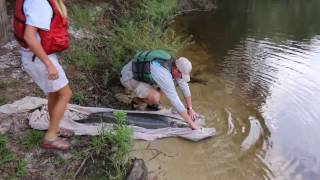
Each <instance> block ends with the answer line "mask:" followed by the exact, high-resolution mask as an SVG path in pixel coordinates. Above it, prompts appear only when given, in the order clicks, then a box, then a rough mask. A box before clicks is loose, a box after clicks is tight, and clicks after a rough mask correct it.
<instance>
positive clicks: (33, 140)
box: [22, 130, 44, 149]
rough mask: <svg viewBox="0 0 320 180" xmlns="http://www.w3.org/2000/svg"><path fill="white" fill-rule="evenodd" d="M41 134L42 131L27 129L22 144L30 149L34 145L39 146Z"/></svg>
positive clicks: (42, 134)
mask: <svg viewBox="0 0 320 180" xmlns="http://www.w3.org/2000/svg"><path fill="white" fill-rule="evenodd" d="M43 136H44V132H43V131H38V130H29V131H28V132H27V133H26V137H25V139H24V140H23V142H22V146H23V147H25V148H26V149H32V148H34V147H38V146H40V143H41V141H42V138H43Z"/></svg>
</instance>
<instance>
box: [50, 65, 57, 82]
mask: <svg viewBox="0 0 320 180" xmlns="http://www.w3.org/2000/svg"><path fill="white" fill-rule="evenodd" d="M47 69H48V73H49V77H48V79H49V80H56V79H58V78H59V72H58V70H57V68H56V67H55V66H54V65H53V64H50V65H49V66H48V67H47Z"/></svg>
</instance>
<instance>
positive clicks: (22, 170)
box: [16, 160, 28, 177]
mask: <svg viewBox="0 0 320 180" xmlns="http://www.w3.org/2000/svg"><path fill="white" fill-rule="evenodd" d="M27 165H28V163H27V161H24V160H19V161H18V162H17V166H16V176H17V177H23V176H25V175H27Z"/></svg>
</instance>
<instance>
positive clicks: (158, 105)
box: [147, 104, 163, 111]
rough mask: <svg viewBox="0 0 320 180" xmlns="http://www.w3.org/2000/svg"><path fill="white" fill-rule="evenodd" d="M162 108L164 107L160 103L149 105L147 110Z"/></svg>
mask: <svg viewBox="0 0 320 180" xmlns="http://www.w3.org/2000/svg"><path fill="white" fill-rule="evenodd" d="M161 109H163V107H162V106H161V105H160V104H152V105H147V111H159V110H161Z"/></svg>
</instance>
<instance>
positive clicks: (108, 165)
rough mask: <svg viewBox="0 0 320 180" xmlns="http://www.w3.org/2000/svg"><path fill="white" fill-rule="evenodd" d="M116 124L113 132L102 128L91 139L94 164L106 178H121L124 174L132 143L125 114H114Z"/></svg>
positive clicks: (130, 131)
mask: <svg viewBox="0 0 320 180" xmlns="http://www.w3.org/2000/svg"><path fill="white" fill-rule="evenodd" d="M114 115H115V117H116V120H117V124H116V125H115V127H114V130H115V131H114V132H110V131H106V130H103V131H102V132H101V133H100V135H99V136H97V137H94V138H93V139H92V142H91V144H92V146H93V152H92V154H93V157H94V158H95V159H96V162H97V163H96V166H98V169H99V170H101V171H102V175H103V176H104V177H106V179H123V178H124V177H125V175H126V164H127V163H128V156H129V151H130V148H131V145H132V138H131V137H132V130H131V129H130V128H128V127H127V125H126V114H125V113H123V112H117V113H115V114H114Z"/></svg>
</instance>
